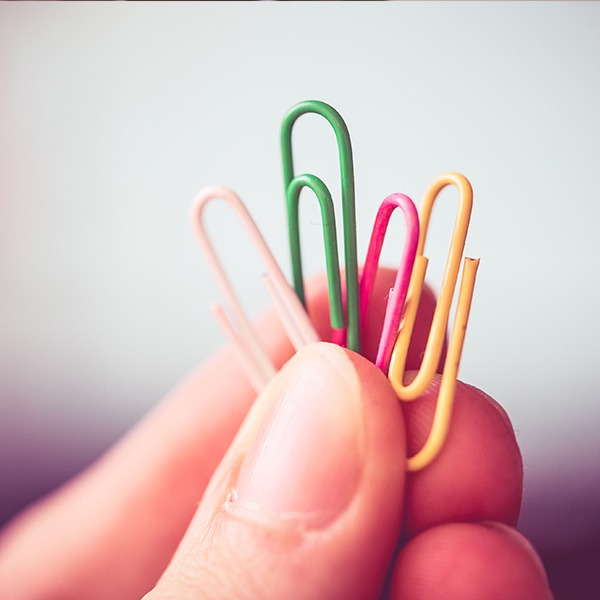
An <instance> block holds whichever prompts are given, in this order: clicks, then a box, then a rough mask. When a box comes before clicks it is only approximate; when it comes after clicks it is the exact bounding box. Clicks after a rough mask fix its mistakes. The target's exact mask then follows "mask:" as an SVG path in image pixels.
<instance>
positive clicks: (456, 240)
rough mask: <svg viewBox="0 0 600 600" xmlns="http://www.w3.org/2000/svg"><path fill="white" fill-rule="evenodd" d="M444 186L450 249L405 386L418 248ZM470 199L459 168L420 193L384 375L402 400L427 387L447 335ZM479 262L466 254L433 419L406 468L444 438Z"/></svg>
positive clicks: (430, 454)
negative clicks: (450, 211) (449, 206)
mask: <svg viewBox="0 0 600 600" xmlns="http://www.w3.org/2000/svg"><path fill="white" fill-rule="evenodd" d="M447 185H454V186H456V187H457V188H458V192H459V198H458V211H457V216H456V220H455V222H454V229H453V232H452V240H451V243H450V250H449V253H448V258H447V261H446V268H445V271H444V277H443V280H442V285H441V289H440V294H439V298H438V301H437V304H436V308H435V312H434V315H433V321H432V324H431V329H430V332H429V337H428V339H427V344H426V347H425V353H424V356H423V362H422V364H421V367H420V369H419V370H418V372H417V375H416V377H415V378H414V380H413V381H412V382H411V383H409V384H408V385H404V371H405V367H406V356H407V353H408V347H409V344H410V339H411V335H412V331H413V328H414V324H415V319H416V315H417V308H418V305H419V300H420V296H421V291H422V289H423V282H424V280H425V272H426V269H427V263H428V259H427V258H426V257H425V256H423V249H424V246H425V239H426V237H427V228H428V225H429V218H430V216H431V209H432V207H433V204H434V202H435V200H436V198H437V196H438V194H439V193H440V191H441V190H442V189H443V188H444V187H446V186H447ZM472 204H473V190H472V188H471V184H470V183H469V182H468V180H467V179H466V178H465V177H464V176H463V175H460V174H458V173H447V174H445V175H442V176H440V177H438V178H437V179H435V180H434V181H433V182H432V184H431V185H430V186H429V188H428V189H427V191H426V193H425V196H424V198H423V204H422V206H421V210H420V221H421V231H420V234H419V246H418V248H417V256H416V259H415V265H414V268H413V274H412V277H411V280H410V285H409V289H408V297H407V301H406V308H405V315H404V319H403V323H402V324H401V327H400V332H399V334H398V339H397V341H396V344H395V346H394V350H393V352H392V357H391V361H390V368H389V373H388V378H389V380H390V382H391V384H392V386H393V388H394V390H395V391H396V394H397V396H398V397H399V398H400V399H401V400H405V401H410V400H414V399H416V398H418V397H419V396H421V395H422V394H423V393H424V392H425V390H426V389H427V388H428V386H429V384H430V383H431V381H432V380H433V377H434V375H435V372H436V368H437V366H438V363H439V360H440V357H441V353H442V348H443V345H444V340H445V336H446V329H447V326H448V320H449V314H450V308H451V305H452V298H453V296H454V292H455V288H456V281H457V279H458V272H459V270H460V262H461V257H462V254H463V251H464V246H465V240H466V237H467V230H468V227H469V220H470V217H471V208H472ZM478 266H479V259H471V258H466V257H465V260H464V268H463V275H462V280H461V283H460V290H459V295H458V302H457V309H456V317H455V321H454V326H453V328H452V334H451V338H450V344H449V347H448V352H447V355H446V361H445V363H444V369H443V373H442V380H441V384H440V389H439V394H438V401H437V405H436V408H435V414H434V418H433V424H432V427H431V431H430V433H429V436H428V438H427V440H426V442H425V444H424V445H423V447H422V448H421V449H420V450H419V451H418V452H417V453H416V454H415V455H414V456H411V457H409V458H408V461H407V468H408V470H409V471H418V470H420V469H422V468H424V467H426V466H427V465H428V464H429V463H430V462H431V461H432V460H433V459H434V458H435V457H436V456H437V455H438V454H439V452H440V450H441V448H442V446H443V444H444V442H445V440H446V437H447V434H448V429H449V426H450V419H451V416H452V407H453V403H454V393H455V390H456V377H457V375H458V367H459V363H460V357H461V353H462V348H463V343H464V338H465V332H466V327H467V322H468V320H469V311H470V308H471V300H472V298H473V288H474V287H475V276H476V273H477V267H478Z"/></svg>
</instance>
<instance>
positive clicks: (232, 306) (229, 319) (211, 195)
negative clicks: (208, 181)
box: [192, 187, 319, 393]
mask: <svg viewBox="0 0 600 600" xmlns="http://www.w3.org/2000/svg"><path fill="white" fill-rule="evenodd" d="M217 199H221V200H224V201H225V202H227V204H229V205H230V206H231V207H232V208H233V210H234V211H235V213H236V214H237V216H238V217H239V218H240V220H241V222H242V224H243V225H244V227H245V228H246V230H247V231H248V234H249V236H250V239H251V241H252V242H253V245H254V246H255V248H256V250H257V252H258V254H259V255H260V257H261V259H262V260H263V262H264V264H265V266H266V273H265V275H263V278H262V279H263V283H264V284H265V286H266V288H267V291H268V293H269V295H270V297H271V299H272V300H273V303H274V305H275V311H276V313H277V315H278V317H279V319H280V320H281V323H282V325H283V328H284V330H285V332H286V333H287V335H288V337H289V338H290V341H291V342H292V345H293V346H294V348H295V349H296V350H299V349H300V348H302V347H303V346H305V345H306V344H310V343H312V342H316V341H318V340H319V336H318V334H317V332H316V331H315V328H314V327H313V325H312V323H311V321H310V319H309V317H308V315H307V314H306V311H305V310H304V307H303V305H302V303H301V302H300V300H299V299H298V296H297V295H296V293H295V292H294V290H293V289H292V288H291V287H290V286H289V284H288V283H287V281H286V279H285V277H284V275H283V273H282V272H281V269H280V268H279V265H278V264H277V261H276V260H275V258H274V257H273V254H272V253H271V251H270V250H269V248H268V246H267V244H266V242H265V240H264V238H263V236H262V235H261V233H260V231H259V230H258V228H257V227H256V223H255V222H254V219H253V218H252V216H251V215H250V213H249V212H248V209H247V208H246V207H245V205H244V203H243V202H242V200H241V199H240V198H239V197H238V196H237V195H236V194H235V193H233V192H232V191H231V190H229V189H227V188H224V187H209V188H206V189H204V190H202V191H200V192H199V193H198V195H197V196H196V198H195V200H194V203H193V207H192V218H193V223H194V228H195V231H196V236H197V238H198V241H199V243H200V246H201V248H202V249H203V250H204V253H205V254H206V257H207V259H208V262H209V264H210V266H211V269H212V271H213V273H214V276H215V278H216V280H217V283H218V285H219V287H220V288H221V291H222V292H223V294H224V296H225V298H226V300H227V304H228V309H229V312H226V310H225V309H224V308H223V307H222V306H221V305H219V304H216V305H213V306H211V307H210V308H211V312H212V313H213V315H214V316H215V318H216V320H217V322H218V323H219V325H220V326H221V328H222V329H223V331H224V332H225V334H226V335H227V337H228V338H229V339H230V340H231V342H232V344H233V347H234V349H235V351H236V353H237V355H238V358H239V360H240V363H241V364H242V366H243V368H244V370H245V372H246V374H247V376H248V378H249V379H250V381H251V383H252V387H253V388H254V389H255V391H256V392H257V393H259V392H260V391H261V390H262V389H263V388H264V387H265V385H266V384H267V383H268V382H269V381H270V379H271V378H272V377H273V376H274V375H275V373H276V368H275V365H274V364H273V362H272V361H271V359H270V357H269V355H268V354H267V352H266V350H265V349H264V347H263V345H262V344H261V342H260V341H259V338H258V335H257V333H256V331H255V329H254V327H253V326H252V323H251V321H250V319H249V318H248V316H247V315H246V313H245V311H244V309H243V308H242V306H241V303H240V301H239V299H238V297H237V295H236V293H235V290H234V289H233V286H232V285H231V282H230V281H229V278H228V277H227V275H226V274H225V271H224V270H223V266H222V264H221V261H220V260H219V258H218V256H217V254H216V252H215V250H214V248H213V245H212V243H211V242H210V240H209V238H208V235H207V233H206V230H205V227H204V221H203V211H204V209H205V208H206V206H207V204H208V203H209V202H211V201H212V200H217Z"/></svg>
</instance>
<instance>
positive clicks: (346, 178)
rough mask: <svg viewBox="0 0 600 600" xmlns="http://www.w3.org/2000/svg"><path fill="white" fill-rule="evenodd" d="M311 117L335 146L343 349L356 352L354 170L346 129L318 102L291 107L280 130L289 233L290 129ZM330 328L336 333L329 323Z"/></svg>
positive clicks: (295, 251)
mask: <svg viewBox="0 0 600 600" xmlns="http://www.w3.org/2000/svg"><path fill="white" fill-rule="evenodd" d="M306 113H315V114H318V115H320V116H322V117H324V118H325V119H326V120H327V121H328V122H329V124H330V125H331V126H332V128H333V131H334V133H335V136H336V141H337V145H338V153H339V162H340V177H341V193H342V220H343V225H344V262H345V271H346V314H347V317H346V325H347V331H346V345H347V346H348V348H350V349H351V350H354V351H356V352H360V315H359V290H358V261H357V248H356V209H355V198H354V166H353V161H352V146H351V143H350V135H349V133H348V128H347V127H346V124H345V123H344V120H343V119H342V117H341V115H340V114H339V113H338V112H337V111H336V110H335V109H334V108H333V107H332V106H329V105H328V104H326V103H324V102H321V101H318V100H307V101H304V102H300V103H298V104H296V105H295V106H293V107H292V108H291V109H290V110H289V111H288V113H287V114H286V115H285V117H284V119H283V122H282V126H281V156H282V162H283V181H284V189H285V193H286V199H288V201H287V205H288V219H289V220H290V225H289V226H290V231H291V230H292V229H294V231H297V229H298V222H297V212H295V211H293V210H290V206H292V207H293V202H290V201H289V194H290V189H292V186H291V185H290V184H291V183H292V182H293V180H294V179H295V176H294V163H293V151H292V128H293V126H294V123H295V122H296V120H297V119H298V118H299V117H300V116H301V115H303V114H306ZM290 250H291V253H292V268H293V269H294V265H298V264H300V259H299V258H298V257H299V248H298V247H297V246H296V245H294V244H291V245H290ZM301 279H302V277H301V275H298V273H297V272H296V270H294V282H295V283H294V287H295V289H296V293H297V294H298V296H299V298H300V299H301V300H302V301H303V302H304V291H303V285H301V283H300V282H299V281H301ZM332 327H333V328H334V329H338V327H336V324H334V323H333V322H332Z"/></svg>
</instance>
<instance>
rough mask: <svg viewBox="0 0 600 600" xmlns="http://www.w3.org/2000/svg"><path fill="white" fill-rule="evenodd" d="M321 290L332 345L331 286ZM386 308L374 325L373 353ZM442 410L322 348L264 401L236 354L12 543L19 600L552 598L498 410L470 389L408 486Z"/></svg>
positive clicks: (463, 389) (268, 323)
mask: <svg viewBox="0 0 600 600" xmlns="http://www.w3.org/2000/svg"><path fill="white" fill-rule="evenodd" d="M391 279H392V274H391V273H386V274H384V276H383V277H382V278H380V281H379V285H380V286H381V288H382V289H385V288H386V286H387V287H389V285H390V281H391ZM312 291H313V301H312V302H311V314H312V315H313V318H314V320H315V323H316V324H317V326H318V328H319V329H320V331H321V332H322V334H323V335H324V336H326V335H327V332H326V328H327V327H326V323H327V314H326V311H327V309H326V290H325V286H324V283H323V281H322V280H321V281H319V282H317V284H315V285H314V286H313V287H312ZM373 296H374V297H381V298H384V297H385V293H380V294H377V292H375V293H374V294H373ZM432 306H433V300H432V299H431V298H430V297H426V298H425V299H424V301H423V303H422V306H421V308H420V315H419V321H418V327H419V329H420V331H421V334H420V335H417V336H415V343H414V344H413V347H412V348H411V354H410V355H409V364H412V365H413V367H414V366H416V365H417V363H418V355H419V353H420V351H421V350H422V346H423V343H424V340H425V338H426V333H427V332H426V325H427V320H428V318H429V317H430V314H431V310H432ZM382 310H383V309H382V307H374V310H373V311H372V316H371V317H370V319H369V322H368V323H367V324H366V327H365V340H366V342H367V343H366V353H367V355H368V356H372V354H373V352H374V346H375V344H376V341H377V335H378V331H379V327H380V323H381V314H382ZM261 330H262V331H263V332H264V337H265V342H266V343H267V345H268V347H269V350H270V352H271V355H272V356H273V357H275V359H276V361H277V363H278V364H279V365H281V364H283V363H284V362H285V361H286V360H287V359H288V358H289V357H290V356H291V354H292V350H291V348H290V347H289V344H288V342H287V341H286V340H285V336H284V334H283V333H282V331H281V330H280V328H279V326H278V324H277V322H276V319H275V318H274V316H273V315H269V316H267V317H265V319H264V320H263V321H262V324H261ZM435 396H436V394H435V384H434V385H432V387H431V388H430V389H429V390H428V392H427V394H425V396H424V397H423V398H421V399H419V400H417V401H415V402H414V403H411V404H407V405H403V406H402V407H401V406H400V405H399V402H398V400H397V399H396V397H395V395H394V393H393V391H392V389H391V387H390V386H389V384H388V382H387V380H386V378H385V377H384V376H383V374H382V373H381V372H380V371H379V370H378V369H377V368H375V367H374V366H373V365H372V364H371V363H370V362H369V361H368V360H366V359H364V358H362V357H361V356H358V355H357V354H354V353H352V352H349V351H347V350H344V349H341V348H339V347H337V346H334V345H331V344H325V343H319V344H314V345H311V346H309V347H307V348H305V349H303V350H302V351H301V352H299V353H298V354H297V355H296V356H295V357H294V358H293V359H292V360H291V361H289V362H288V363H287V364H286V366H285V367H284V368H283V369H282V370H281V372H280V373H279V374H278V375H277V377H276V378H275V379H274V381H273V382H272V383H271V384H270V385H269V386H268V387H267V389H266V390H265V392H264V393H263V394H262V395H261V396H260V397H259V399H258V400H257V401H256V402H255V403H254V404H253V400H254V395H253V393H252V390H251V389H250V387H249V385H248V383H247V382H246V380H245V378H244V377H242V376H240V373H239V370H238V368H237V364H236V362H235V358H234V357H233V356H232V354H231V352H230V351H224V352H221V353H220V354H218V355H216V356H215V357H214V358H213V359H211V360H210V361H208V362H207V363H206V364H205V365H204V366H203V367H202V368H200V369H199V370H198V371H197V372H196V373H193V374H192V375H191V376H190V377H189V378H188V379H187V380H186V381H185V382H184V383H183V384H182V385H181V386H180V387H179V388H177V389H176V390H175V391H174V392H173V393H172V394H171V395H170V396H169V397H168V398H167V399H166V400H165V401H164V402H163V403H162V404H161V405H159V406H158V407H157V408H156V409H155V410H154V411H153V412H151V413H150V414H149V415H148V416H147V417H146V418H145V419H144V420H142V421H141V422H140V423H139V424H138V425H137V426H136V427H135V428H134V429H133V430H132V431H131V432H130V433H129V434H128V435H127V436H126V437H125V438H124V439H123V440H121V442H119V443H118V444H117V445H116V446H115V447H114V448H112V449H111V450H110V451H109V452H108V453H107V454H106V455H105V456H104V457H102V458H101V459H100V460H99V461H98V462H97V463H96V464H95V465H93V466H92V467H91V468H89V469H88V470H86V471H85V472H84V473H82V474H81V475H80V476H79V477H77V478H76V479H74V480H73V481H71V482H70V483H68V484H67V485H66V486H64V487H63V488H61V489H59V490H58V491H57V492H55V493H54V494H52V495H51V496H50V497H48V498H47V499H45V500H43V501H42V502H40V503H39V504H38V505H36V506H34V507H32V508H31V509H29V510H28V511H26V512H25V513H24V514H23V515H22V516H21V517H19V518H18V519H16V520H15V521H14V522H13V523H12V524H11V525H10V526H9V527H8V528H7V529H6V530H5V531H4V533H3V536H2V537H1V538H0V597H1V598H3V599H6V600H13V599H21V598H23V599H28V600H36V599H41V598H44V599H53V598H61V599H63V600H68V599H69V598H77V599H85V598H111V599H112V598H119V599H126V598H139V597H140V596H142V595H143V594H144V593H145V592H148V590H150V589H151V588H152V587H153V586H155V587H154V589H152V591H151V592H149V593H148V594H147V596H146V598H147V600H161V599H165V600H166V599H167V598H177V599H185V598H249V599H250V598H251V599H258V598H292V597H293V598H296V599H300V600H302V599H305V598H317V599H323V600H325V599H332V598H373V599H375V598H378V597H380V594H381V590H382V589H384V588H385V587H386V580H387V579H386V578H387V577H388V574H389V573H391V579H390V581H389V582H388V584H387V585H388V590H387V593H386V595H385V597H389V598H393V599H397V598H412V599H420V598H423V599H425V598H426V599H428V600H435V599H436V598H444V599H445V600H452V599H454V598H461V599H462V598H485V599H493V598H503V599H504V598H511V599H514V600H518V599H520V598H523V599H527V600H537V599H545V598H551V597H552V594H551V592H550V590H549V588H548V584H547V581H546V578H545V575H544V571H543V567H542V565H541V562H540V561H539V559H538V558H537V556H536V554H535V551H534V550H533V549H532V548H531V546H530V545H529V544H528V543H527V541H526V540H524V539H523V538H522V537H521V536H520V534H518V533H517V532H516V530H515V529H514V525H515V523H516V520H517V517H518V513H519V507H520V502H521V492H522V465H521V458H520V453H519V450H518V447H517V444H516V440H515V437H514V434H513V430H512V427H511V425H510V422H509V420H508V418H507V417H506V415H505V413H504V412H503V411H502V409H501V408H500V407H499V406H498V405H497V404H496V403H495V402H494V401H493V400H492V399H491V398H489V397H488V396H486V395H485V394H483V393H482V392H480V391H479V390H477V389H475V388H473V387H470V386H468V385H465V384H461V383H459V384H458V387H457V392H456V401H455V410H454V415H453V420H452V426H451V430H450V434H449V437H448V440H447V442H446V444H445V446H444V449H443V451H442V453H441V454H440V456H439V457H438V458H437V459H436V460H435V461H434V462H433V463H432V464H431V465H430V466H429V467H427V468H426V469H424V470H423V471H421V472H418V473H415V474H409V475H408V476H407V475H406V472H405V457H406V454H407V448H408V453H409V454H412V453H414V452H415V451H416V449H417V448H418V447H420V445H421V444H422V443H423V440H424V438H425V437H426V435H427V432H428V431H429V422H430V420H431V415H432V412H433V408H434V406H435V399H436V398H435ZM251 406H252V408H251V410H249V408H250V407H251ZM201 498H202V501H201V502H200V505H199V506H198V501H199V500H200V499H201ZM190 519H191V522H190ZM169 561H170V562H169ZM167 565H168V566H167ZM165 569H166V570H165ZM161 574H162V575H161ZM157 580H159V581H158V583H157V584H156V581H157ZM155 584H156V585H155Z"/></svg>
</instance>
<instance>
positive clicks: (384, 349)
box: [360, 194, 419, 374]
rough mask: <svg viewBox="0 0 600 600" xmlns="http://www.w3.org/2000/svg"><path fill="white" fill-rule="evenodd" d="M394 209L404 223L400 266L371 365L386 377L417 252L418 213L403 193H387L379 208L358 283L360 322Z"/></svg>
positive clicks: (364, 315) (362, 321)
mask: <svg viewBox="0 0 600 600" xmlns="http://www.w3.org/2000/svg"><path fill="white" fill-rule="evenodd" d="M396 208H401V209H402V212H403V213H404V220H405V222H406V240H405V242H404V249H403V251H402V258H401V260H400V267H399V268H398V273H397V275H396V280H395V282H394V287H393V288H391V289H390V293H389V296H388V302H387V307H386V311H385V318H384V321H383V328H382V330H381V338H380V340H379V348H378V350H377V358H376V360H375V364H376V365H377V366H378V367H379V368H380V369H381V370H382V371H383V372H384V373H386V374H387V371H388V368H389V364H390V357H391V355H392V350H393V348H394V344H395V342H396V337H397V335H398V329H399V327H400V319H401V318H402V313H403V310H404V302H405V300H406V293H407V291H408V284H409V282H410V276H411V274H412V269H413V265H414V262H415V255H416V253H417V245H418V243H419V214H418V212H417V209H416V207H415V204H414V202H413V201H412V200H411V199H410V198H409V197H408V196H406V195H405V194H390V195H389V196H388V197H387V198H386V199H385V200H384V201H383V202H382V203H381V206H380V207H379V210H378V211H377V216H376V217H375V223H374V224H373V232H372V233H371V240H370V241H369V249H368V250H367V258H366V259H365V266H364V269H363V273H362V277H361V280H360V322H361V323H364V321H365V317H366V314H367V305H368V303H369V297H370V295H371V290H372V289H373V283H374V282H375V275H376V273H377V267H378V265H379V256H380V254H381V247H382V246H383V240H384V238H385V234H386V231H387V227H388V224H389V222H390V217H391V216H392V213H393V212H394V210H395V209H396Z"/></svg>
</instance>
